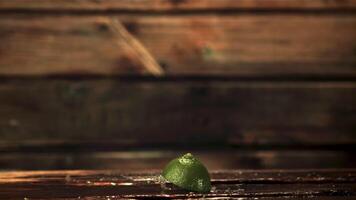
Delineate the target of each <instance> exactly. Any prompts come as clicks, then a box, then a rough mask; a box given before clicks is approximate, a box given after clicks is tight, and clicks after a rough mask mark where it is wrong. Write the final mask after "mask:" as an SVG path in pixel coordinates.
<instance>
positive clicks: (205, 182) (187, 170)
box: [162, 153, 211, 193]
mask: <svg viewBox="0 0 356 200" xmlns="http://www.w3.org/2000/svg"><path fill="white" fill-rule="evenodd" d="M162 176H163V177H164V178H165V179H166V180H167V181H169V182H171V183H172V184H174V185H176V186H178V187H181V188H183V189H185V190H189V191H195V192H203V193H206V192H210V189H211V183H210V176H209V173H208V170H207V169H206V167H205V166H204V165H203V164H202V163H201V162H200V161H199V160H198V159H196V158H195V157H194V156H193V155H192V154H190V153H187V154H185V155H184V156H182V157H179V158H176V159H174V160H172V161H171V162H169V163H168V165H167V166H166V167H165V168H164V170H163V172H162Z"/></svg>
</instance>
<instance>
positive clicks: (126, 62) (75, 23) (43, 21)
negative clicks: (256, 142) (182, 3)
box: [0, 14, 356, 77]
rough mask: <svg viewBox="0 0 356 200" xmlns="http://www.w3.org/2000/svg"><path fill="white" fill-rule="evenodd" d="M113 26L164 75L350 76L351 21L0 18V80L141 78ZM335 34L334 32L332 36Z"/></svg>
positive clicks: (355, 30) (354, 61)
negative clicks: (126, 33)
mask: <svg viewBox="0 0 356 200" xmlns="http://www.w3.org/2000/svg"><path fill="white" fill-rule="evenodd" d="M114 19H117V20H120V21H121V22H122V23H123V25H125V26H126V27H127V29H128V30H129V32H131V33H132V35H133V36H134V37H136V38H137V39H138V40H139V41H140V42H141V44H142V45H143V46H144V47H145V48H146V49H147V50H148V51H149V52H150V53H151V54H152V56H153V57H154V58H155V59H156V61H157V62H158V64H159V65H160V67H161V68H162V69H163V71H164V73H165V74H166V75H220V76H224V75H225V76H226V75H228V76H266V75H267V76H268V75H304V76H305V75H329V76H333V75H335V76H342V75H347V76H353V77H355V72H356V70H355V69H356V68H355V65H356V52H355V49H356V37H354V36H355V35H356V15H351V14H347V15H341V16H340V15H332V14H331V15H321V16H320V15H316V16H315V15H301V14H288V15H282V14H273V15H254V14H248V15H245V14H243V15H239V14H231V15H227V16H226V15H223V16H211V15H207V16H205V15H192V16H191V15H188V16H186V15H182V16H148V15H147V16H146V15H143V16H141V15H140V16H137V15H133V16H131V15H130V16H128V15H120V16H112V17H109V16H71V15H64V16H42V15H37V16H33V17H30V16H28V15H5V16H2V17H1V19H0V35H1V41H2V42H1V46H0V52H1V54H0V66H1V68H0V74H3V75H53V74H69V75H73V74H84V75H85V74H96V75H113V74H119V75H127V74H131V75H132V74H148V72H149V71H147V70H146V69H145V66H144V65H143V64H142V62H140V56H138V55H137V54H135V52H134V51H133V49H132V47H131V46H130V45H129V44H128V43H127V42H126V41H125V40H124V39H123V38H121V37H120V36H119V35H117V33H116V32H115V31H114V27H113V24H112V21H113V20H114ZM336 32H337V33H336Z"/></svg>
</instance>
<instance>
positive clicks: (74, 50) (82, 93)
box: [0, 0, 356, 160]
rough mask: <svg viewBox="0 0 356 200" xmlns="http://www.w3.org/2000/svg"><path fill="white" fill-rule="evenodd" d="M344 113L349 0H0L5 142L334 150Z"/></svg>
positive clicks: (351, 112)
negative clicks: (155, 67) (295, 147)
mask: <svg viewBox="0 0 356 200" xmlns="http://www.w3.org/2000/svg"><path fill="white" fill-rule="evenodd" d="M121 25H123V27H124V28H125V29H126V30H127V32H125V34H122V33H120V30H122V28H121ZM137 47H139V50H138V49H137ZM142 55H144V56H142ZM147 58H148V60H149V61H150V62H151V64H147ZM151 58H152V59H151ZM150 59H151V60H150ZM156 64H157V66H158V68H159V71H160V72H162V73H159V74H160V76H161V77H155V76H153V75H156V74H153V73H152V69H151V68H150V67H152V65H154V66H156ZM355 122H356V1H355V0H330V1H322V0H313V1H311V0H288V1H287V0H268V1H263V3H262V2H261V1H257V0H239V1H235V0H197V1H177V0H170V1H168V0H140V1H128V0H123V1H115V0H109V1H100V0H99V1H89V0H84V1H69V0H51V1H50V0H1V1H0V141H1V145H0V150H1V151H2V152H11V151H14V152H20V151H24V149H26V150H28V149H33V148H36V146H42V147H51V146H52V147H53V149H55V148H56V146H57V145H58V144H60V145H59V146H61V145H62V144H63V145H62V147H68V145H69V146H71V145H72V146H71V147H73V146H76V145H78V146H84V147H85V146H86V145H87V144H94V143H96V145H99V146H100V144H111V146H110V145H109V146H110V147H112V148H113V149H115V148H118V149H120V148H119V147H118V146H121V147H122V148H125V147H127V146H130V145H131V147H133V146H135V145H136V146H144V147H148V146H154V145H157V146H158V147H163V146H165V147H172V148H173V147H179V146H181V147H186V146H189V145H190V144H194V145H196V146H201V147H210V146H219V147H226V146H233V147H244V146H258V147H262V148H263V147H270V146H283V147H290V148H292V147H293V146H299V148H303V147H308V148H309V147H310V148H324V149H325V148H329V147H330V148H331V149H333V150H335V149H343V150H345V149H349V148H351V149H353V147H352V146H353V145H355V144H356V137H355V131H356V123H355ZM73 144H75V145H73ZM128 144H129V145H128ZM66 145H67V146H66ZM115 145H116V147H114V146H115ZM89 146H90V145H89ZM94 146H95V145H94ZM27 147H28V148H27ZM21 149H22V150H21ZM40 149H41V148H40ZM89 149H90V148H89ZM94 149H95V148H94ZM345 160H346V159H345Z"/></svg>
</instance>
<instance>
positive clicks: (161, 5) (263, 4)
mask: <svg viewBox="0 0 356 200" xmlns="http://www.w3.org/2000/svg"><path fill="white" fill-rule="evenodd" d="M355 7H356V1H355V0H331V1H330V0H329V1H323V0H288V1H286V0H263V1H259V0H238V1H236V0H193V1H187V0H140V1H132V0H119V1H117V0H96V1H92V0H81V1H72V0H1V1H0V10H9V9H17V10H100V11H102V10H103V11H107V10H119V11H121V10H128V11H174V10H182V11H185V10H231V9H265V10H276V9H291V10H293V9H298V10H299V9H300V10H309V9H311V10H313V9H314V10H315V9H323V10H327V9H332V10H341V9H355Z"/></svg>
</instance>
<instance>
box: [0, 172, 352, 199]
mask: <svg viewBox="0 0 356 200" xmlns="http://www.w3.org/2000/svg"><path fill="white" fill-rule="evenodd" d="M158 175H159V172H148V173H140V174H127V173H120V172H118V171H32V172H31V171H30V172H18V171H17V172H2V173H0V198H1V199H7V198H42V199H52V198H78V197H81V198H84V197H92V198H93V199H96V198H97V199H100V198H113V199H115V198H172V199H173V198H202V197H208V198H213V197H215V198H222V197H245V198H248V197H251V198H252V197H258V198H262V199H263V198H268V197H270V198H271V197H279V198H291V197H292V199H293V198H295V199H298V198H300V197H324V196H333V197H342V196H346V197H351V196H352V197H355V195H356V184H355V183H356V171H355V170H346V169H345V170H306V171H290V170H289V171H285V170H275V171H253V170H249V171H220V172H212V173H211V177H212V184H213V189H212V191H211V193H208V194H199V193H192V192H187V191H184V190H181V189H179V188H176V187H175V186H173V185H171V184H167V183H165V184H162V183H161V182H160V179H159V178H158ZM291 177H293V178H291Z"/></svg>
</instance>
